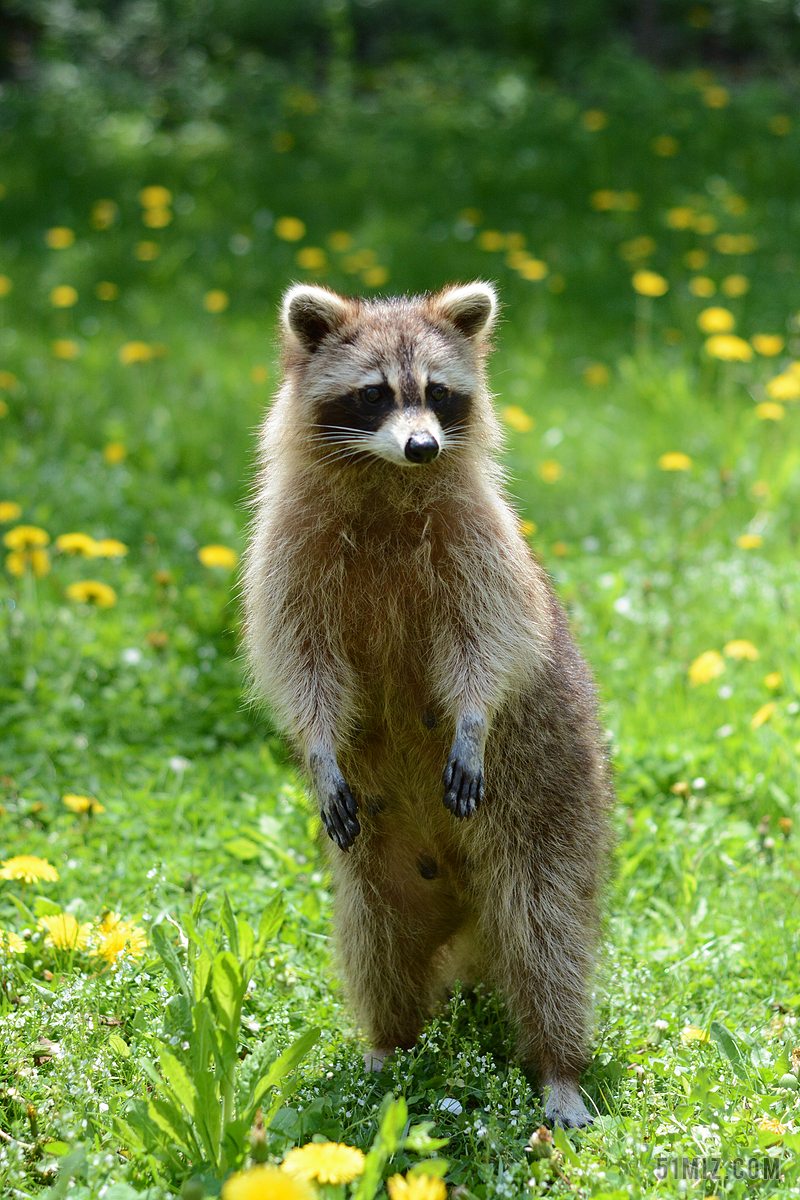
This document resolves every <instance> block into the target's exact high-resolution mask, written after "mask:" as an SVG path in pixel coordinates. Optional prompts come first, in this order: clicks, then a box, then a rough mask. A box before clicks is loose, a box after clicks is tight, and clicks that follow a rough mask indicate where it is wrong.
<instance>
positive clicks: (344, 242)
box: [328, 229, 353, 254]
mask: <svg viewBox="0 0 800 1200" xmlns="http://www.w3.org/2000/svg"><path fill="white" fill-rule="evenodd" d="M328 245H329V246H330V248H331V250H335V251H336V253H337V254H346V253H347V251H348V250H350V249H352V246H353V236H352V234H350V233H347V231H346V230H344V229H337V230H336V231H335V232H334V233H332V234H331V236H330V237H329V238H328Z"/></svg>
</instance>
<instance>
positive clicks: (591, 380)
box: [583, 362, 611, 387]
mask: <svg viewBox="0 0 800 1200" xmlns="http://www.w3.org/2000/svg"><path fill="white" fill-rule="evenodd" d="M583 378H584V380H585V382H586V383H588V384H589V387H605V385H606V384H607V383H609V382H610V381H611V372H610V371H609V369H608V367H607V366H606V364H605V363H601V362H594V363H589V366H588V367H584V369H583Z"/></svg>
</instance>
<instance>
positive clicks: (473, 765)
mask: <svg viewBox="0 0 800 1200" xmlns="http://www.w3.org/2000/svg"><path fill="white" fill-rule="evenodd" d="M457 746H458V744H457V743H456V745H455V746H453V749H452V750H451V751H450V758H449V761H448V763H447V766H446V767H445V770H444V775H443V776H442V783H443V784H444V803H445V807H446V808H449V809H450V812H451V813H452V814H453V816H454V817H471V816H472V814H473V813H474V812H475V809H476V808H477V807H478V805H479V804H480V802H481V800H482V799H483V764H482V763H481V761H480V759H478V761H477V762H476V761H475V760H474V758H473V757H472V756H467V757H462V755H461V754H460V753H459V750H458V748H457Z"/></svg>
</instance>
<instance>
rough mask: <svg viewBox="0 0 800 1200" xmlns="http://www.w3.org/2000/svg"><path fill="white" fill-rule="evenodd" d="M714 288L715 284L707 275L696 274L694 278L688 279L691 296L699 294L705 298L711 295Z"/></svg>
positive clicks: (715, 287) (715, 288)
mask: <svg viewBox="0 0 800 1200" xmlns="http://www.w3.org/2000/svg"><path fill="white" fill-rule="evenodd" d="M716 290H717V285H716V284H715V283H714V280H713V279H709V278H708V276H707V275H696V276H695V278H694V279H690V280H689V291H690V292H691V293H692V295H693V296H701V297H702V298H703V299H704V300H705V299H707V298H708V297H709V296H713V295H714V292H715V291H716Z"/></svg>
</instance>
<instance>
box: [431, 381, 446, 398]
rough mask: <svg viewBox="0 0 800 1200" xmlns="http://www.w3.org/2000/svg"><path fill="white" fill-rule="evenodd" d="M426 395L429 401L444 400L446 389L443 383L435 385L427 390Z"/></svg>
mask: <svg viewBox="0 0 800 1200" xmlns="http://www.w3.org/2000/svg"><path fill="white" fill-rule="evenodd" d="M428 395H429V396H430V398H431V400H444V398H445V396H446V395H447V388H446V387H445V386H444V384H443V383H435V384H434V385H433V387H430V388H428Z"/></svg>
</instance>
